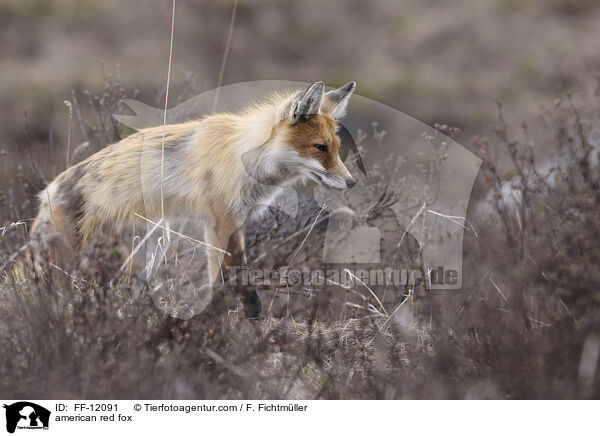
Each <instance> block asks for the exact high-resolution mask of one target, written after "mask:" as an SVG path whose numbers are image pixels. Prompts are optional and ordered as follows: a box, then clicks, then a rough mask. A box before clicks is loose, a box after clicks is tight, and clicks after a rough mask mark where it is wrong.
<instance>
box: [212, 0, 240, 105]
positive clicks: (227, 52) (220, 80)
mask: <svg viewBox="0 0 600 436" xmlns="http://www.w3.org/2000/svg"><path fill="white" fill-rule="evenodd" d="M236 12H237V0H233V10H232V11H231V20H230V21H229V33H228V34H227V44H226V45H225V52H224V53H223V60H222V61H221V70H220V71H219V80H218V81H217V89H216V91H215V99H214V100H213V107H212V111H211V112H213V113H214V112H215V111H216V110H217V104H218V103H219V91H220V89H221V84H222V83H223V75H224V74H225V65H227V58H228V57H229V47H230V46H231V37H232V36H233V26H234V24H235V15H236Z"/></svg>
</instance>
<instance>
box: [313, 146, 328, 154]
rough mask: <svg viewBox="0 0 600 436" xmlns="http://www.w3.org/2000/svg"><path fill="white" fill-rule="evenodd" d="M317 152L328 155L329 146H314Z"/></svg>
mask: <svg viewBox="0 0 600 436" xmlns="http://www.w3.org/2000/svg"><path fill="white" fill-rule="evenodd" d="M313 145H314V146H315V147H316V148H317V150H319V151H322V152H323V153H327V146H326V145H325V144H313Z"/></svg>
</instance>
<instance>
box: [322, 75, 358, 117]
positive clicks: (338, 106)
mask: <svg viewBox="0 0 600 436" xmlns="http://www.w3.org/2000/svg"><path fill="white" fill-rule="evenodd" d="M355 89H356V82H348V83H346V84H345V85H344V86H342V87H340V88H338V89H334V90H333V91H329V92H327V93H326V94H325V96H324V98H323V111H324V112H327V113H330V114H331V115H332V116H333V118H335V119H336V120H337V119H340V118H342V117H343V116H344V115H346V108H347V107H348V101H349V100H350V96H351V95H352V93H353V92H354V90H355Z"/></svg>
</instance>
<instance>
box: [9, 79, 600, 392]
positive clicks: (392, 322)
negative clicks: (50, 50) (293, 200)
mask: <svg viewBox="0 0 600 436" xmlns="http://www.w3.org/2000/svg"><path fill="white" fill-rule="evenodd" d="M110 89H114V90H113V91H112V92H114V93H116V94H115V95H121V94H122V93H123V91H122V90H121V88H120V87H118V88H110V87H107V90H110ZM106 92H108V94H107V95H106V96H105V99H104V101H105V102H106V101H111V98H113V97H114V96H113V97H110V95H113V94H111V92H109V91H106ZM114 98H116V97H114ZM90 101H91V102H94V101H97V100H96V99H95V98H91V99H90ZM104 105H105V106H106V107H107V108H109V109H107V110H112V108H111V106H110V105H106V104H104ZM74 107H75V106H74ZM97 107H100V106H97ZM499 109H500V112H499V119H498V121H497V122H496V123H495V124H494V125H493V126H492V134H493V135H492V136H491V137H490V138H486V137H479V138H476V139H475V140H474V145H475V146H476V147H478V150H479V154H480V155H481V156H483V157H484V158H485V160H486V161H485V169H484V173H485V174H484V176H483V177H481V186H479V187H478V189H479V190H486V191H489V192H491V193H492V194H490V197H489V198H490V204H489V207H488V209H487V210H488V211H490V215H489V216H486V217H484V218H482V217H481V216H479V217H473V218H472V219H470V222H472V224H473V226H474V227H475V228H477V230H478V233H479V235H478V236H479V237H478V238H475V237H474V236H469V235H470V233H466V235H465V237H466V239H465V271H464V278H465V280H464V287H463V290H461V291H450V292H436V293H430V292H425V291H424V290H423V289H422V288H419V287H416V288H415V287H409V288H408V289H392V290H386V291H385V294H384V293H383V290H381V289H373V290H369V289H366V288H365V287H363V286H360V284H357V285H356V286H354V287H353V288H352V289H351V290H346V291H343V292H340V288H339V287H336V286H324V287H321V288H314V289H310V290H308V291H307V290H306V289H304V288H302V287H300V286H296V287H294V286H287V287H280V288H278V289H275V288H272V287H265V288H263V289H261V290H260V291H259V292H260V294H261V298H262V300H263V307H265V308H269V309H268V310H267V313H266V314H265V318H264V319H262V320H260V321H258V322H250V321H247V320H245V319H243V317H242V316H241V315H240V312H239V310H238V307H237V306H238V305H237V302H236V301H235V299H233V298H231V296H230V294H231V292H230V290H228V289H224V290H217V294H218V295H221V296H222V297H221V298H216V299H215V301H214V302H213V304H212V305H211V306H209V308H208V309H207V310H206V311H205V312H204V313H202V314H201V315H199V316H196V317H194V318H193V319H191V320H187V321H183V320H178V319H175V318H172V317H170V316H168V315H166V314H164V313H163V312H161V311H160V310H158V309H157V308H156V306H155V305H154V304H153V302H152V299H151V298H150V292H149V283H148V281H147V280H146V277H141V276H142V274H135V275H134V277H124V276H122V275H121V272H120V270H121V271H122V268H121V266H122V265H123V262H124V260H125V258H126V257H127V256H126V255H123V254H122V253H121V252H120V248H119V246H120V242H119V240H118V239H110V240H98V241H96V242H95V243H94V244H91V246H89V247H88V248H87V249H86V251H85V253H84V254H83V255H82V256H83V257H85V259H87V260H86V269H85V270H82V268H81V263H82V262H81V261H82V258H80V259H78V262H76V263H75V264H73V265H72V266H71V267H69V268H67V269H58V268H56V267H49V268H48V269H46V270H45V271H44V272H43V273H41V272H39V271H36V270H31V269H28V268H27V267H23V266H22V267H21V268H20V269H18V268H15V258H17V257H16V254H17V253H20V256H21V258H23V257H24V256H26V255H27V253H26V251H25V252H22V250H21V247H22V245H23V243H24V241H25V239H26V236H27V234H26V226H25V225H24V222H18V221H17V220H16V219H15V217H16V218H18V217H19V216H31V215H27V214H28V213H29V214H30V213H31V208H32V206H31V205H30V204H22V202H20V201H17V200H19V197H18V195H14V196H13V200H12V203H11V204H12V206H11V207H8V208H7V209H6V210H7V213H8V214H10V215H9V216H11V217H12V220H13V221H14V222H13V224H10V225H7V226H6V227H5V229H3V240H2V246H3V251H2V253H1V254H2V264H3V269H2V282H1V284H0V293H1V297H0V349H2V351H3V352H2V354H1V355H0V392H2V393H3V396H5V397H11V398H30V399H31V398H42V397H43V398H164V399H175V398H207V399H210V398H231V399H234V398H323V399H333V398H344V399H351V398H598V397H599V396H600V376H598V374H597V371H596V369H597V364H598V362H597V356H598V347H599V346H598V344H599V341H598V337H599V336H600V325H599V323H600V316H599V315H600V307H599V306H600V298H599V297H598V290H597V289H598V286H597V284H598V283H599V281H600V277H599V276H598V269H597V265H598V264H599V263H600V250H599V247H600V244H599V239H598V238H599V237H598V234H599V233H598V228H600V206H599V204H600V203H599V201H598V200H599V199H600V191H599V188H598V186H599V179H598V174H597V171H596V167H595V166H594V165H595V164H594V163H593V161H594V160H593V155H594V153H597V152H598V149H597V147H598V144H597V143H596V144H594V143H592V142H590V140H589V138H588V136H587V132H588V131H589V130H590V128H591V124H592V123H591V121H588V120H587V118H586V115H587V114H589V113H591V111H589V110H586V109H585V108H583V109H580V108H576V107H574V106H573V105H571V104H569V103H568V101H567V102H565V103H561V104H557V105H556V107H554V108H553V109H552V110H550V111H548V112H547V114H546V115H545V116H546V117H547V118H548V119H549V120H550V121H551V123H550V124H549V126H550V127H549V128H548V129H547V130H546V133H549V132H552V135H548V136H544V138H543V139H544V140H545V141H549V142H548V143H549V144H551V146H552V147H554V148H556V150H557V152H558V154H557V155H556V158H555V160H553V161H551V162H550V165H549V168H550V169H546V170H544V171H543V172H542V171H541V170H540V169H539V168H540V166H539V165H536V163H535V156H534V154H533V152H532V144H531V143H530V141H536V138H535V137H534V136H533V135H532V134H531V133H530V130H532V129H531V128H530V127H529V126H527V124H523V125H522V126H521V127H520V128H519V129H514V131H513V129H512V128H511V126H510V125H508V124H507V123H506V122H505V121H504V115H503V110H502V107H501V106H499ZM103 117H104V115H103V114H102V113H99V114H98V118H97V119H98V120H102V119H103ZM83 125H84V126H85V125H87V124H86V123H85V122H83ZM99 126H103V129H104V130H103V132H102V133H101V132H99V131H96V132H95V137H96V138H98V139H104V140H105V142H106V143H109V142H110V141H111V140H115V139H117V138H118V136H120V134H121V133H120V132H118V131H117V130H115V129H114V128H113V126H112V125H111V124H110V123H103V122H100V124H99ZM376 134H377V131H376V130H375V132H374V135H373V136H376ZM111 135H112V136H111ZM518 136H521V137H522V138H526V139H525V140H523V139H521V142H518V141H516V140H515V139H514V138H516V137H518ZM548 138H550V139H548ZM368 140H376V138H370V139H368ZM501 153H505V154H506V156H507V159H509V160H510V162H512V164H511V165H512V166H513V168H514V169H513V170H512V171H509V172H508V173H506V174H501V171H500V170H499V169H498V166H497V165H496V164H495V162H496V160H497V159H498V156H499V154H501ZM590 162H592V163H591V165H590ZM32 171H33V170H32ZM30 177H35V175H31V174H30ZM507 186H512V187H513V188H512V192H513V196H515V198H516V197H518V198H520V199H521V200H520V201H519V202H517V203H516V204H515V203H514V202H513V201H512V200H510V197H507V196H506V195H505V194H503V192H506V189H507V188H506V187H507ZM382 190H383V189H382ZM494 193H495V195H494ZM517 194H518V195H517ZM390 195H391V194H390ZM389 201H392V200H391V197H390V196H389V195H388V196H382V199H381V204H383V205H385V204H387V203H388V202H389ZM483 201H485V200H483ZM372 212H373V213H372V214H371V216H370V218H369V219H370V220H372V222H373V220H380V222H379V224H381V223H385V221H386V220H387V219H388V218H389V217H388V215H386V213H385V207H380V208H374V209H373V211H372ZM320 213H322V216H321V215H319V214H320ZM330 213H333V211H329V210H325V211H323V210H322V209H321V208H319V206H318V205H317V204H316V203H315V202H314V200H312V202H311V201H308V200H307V199H304V200H303V201H302V202H301V205H300V209H299V213H298V216H297V218H296V219H291V218H290V217H288V216H287V215H285V214H283V213H281V212H279V211H277V210H274V209H273V210H271V212H270V214H269V215H268V219H266V220H264V221H261V222H260V223H254V224H252V225H251V226H250V227H249V228H248V231H247V239H248V251H249V257H250V259H254V260H255V264H254V265H253V266H257V267H274V268H278V267H282V266H283V267H285V266H286V265H289V264H290V263H292V261H293V263H294V265H302V266H304V265H310V264H311V263H310V262H311V261H310V259H311V256H312V255H313V254H314V252H315V250H317V251H318V250H319V249H320V247H321V246H322V238H323V235H324V232H325V229H326V225H324V224H325V222H324V221H322V220H323V219H327V217H328V216H329V215H328V214H330ZM307 232H308V234H309V236H307ZM412 242H413V243H414V242H416V241H412ZM127 245H128V246H129V245H130V240H127ZM417 248H418V247H417ZM387 255H391V254H390V253H387ZM402 261H403V262H407V264H410V265H413V266H416V267H418V266H419V263H420V260H419V257H418V256H416V257H414V256H413V257H411V253H410V250H409V252H408V253H405V255H404V257H402ZM90 272H91V273H90ZM409 291H410V292H409ZM406 295H410V298H407V297H406ZM269 303H271V304H269ZM227 309H229V310H227Z"/></svg>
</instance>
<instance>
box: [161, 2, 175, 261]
mask: <svg viewBox="0 0 600 436" xmlns="http://www.w3.org/2000/svg"><path fill="white" fill-rule="evenodd" d="M175 3H176V0H173V15H172V17H171V43H170V45H169V67H168V69H167V89H166V91H165V113H164V116H163V132H162V143H161V147H160V217H161V220H162V221H163V222H164V220H165V190H164V179H165V134H166V130H167V108H168V104H169V84H170V82H171V62H172V59H173V34H174V33H175ZM166 240H167V238H166V233H165V230H164V228H163V243H165V244H166ZM166 249H167V247H166V246H165V251H166ZM166 263H167V256H165V264H166Z"/></svg>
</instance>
